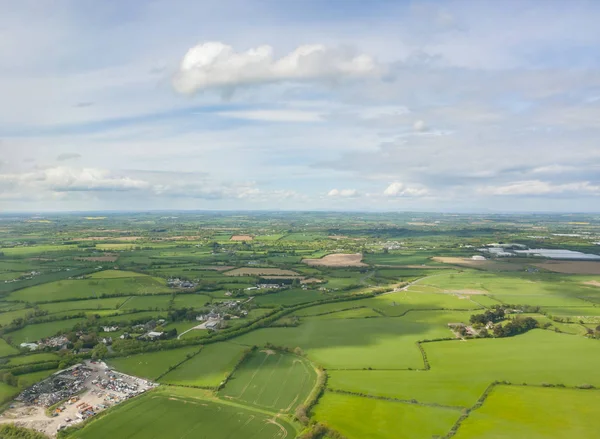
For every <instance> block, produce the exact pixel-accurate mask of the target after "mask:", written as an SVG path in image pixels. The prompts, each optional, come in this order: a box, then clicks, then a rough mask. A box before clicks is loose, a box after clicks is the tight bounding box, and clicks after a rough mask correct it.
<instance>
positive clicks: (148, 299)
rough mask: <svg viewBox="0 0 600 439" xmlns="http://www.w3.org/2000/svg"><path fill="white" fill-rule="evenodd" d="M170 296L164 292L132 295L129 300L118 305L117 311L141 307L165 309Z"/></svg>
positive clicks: (139, 308) (167, 306) (167, 307)
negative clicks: (151, 294)
mask: <svg viewBox="0 0 600 439" xmlns="http://www.w3.org/2000/svg"><path fill="white" fill-rule="evenodd" d="M171 298H172V296H171V295H170V294H164V295H160V296H133V297H131V298H130V299H129V300H127V301H124V302H123V304H122V305H121V306H120V307H119V311H124V312H127V311H132V310H134V309H135V310H142V309H153V310H167V309H169V305H170V302H171Z"/></svg>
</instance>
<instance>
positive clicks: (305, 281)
mask: <svg viewBox="0 0 600 439" xmlns="http://www.w3.org/2000/svg"><path fill="white" fill-rule="evenodd" d="M321 282H323V281H322V280H321V279H317V278H316V277H307V278H304V279H302V280H301V281H300V283H301V284H320V283H321Z"/></svg>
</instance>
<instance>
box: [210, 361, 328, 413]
mask: <svg viewBox="0 0 600 439" xmlns="http://www.w3.org/2000/svg"><path fill="white" fill-rule="evenodd" d="M316 378H317V374H316V372H315V370H314V369H313V367H312V366H311V365H310V363H309V362H308V361H306V360H305V359H303V358H301V357H297V356H296V355H292V354H286V353H281V352H276V351H270V350H261V351H258V352H254V353H253V354H252V355H251V356H250V358H248V359H246V360H245V361H244V362H243V363H242V364H241V365H240V367H239V368H238V369H237V370H236V371H235V372H234V373H233V375H232V376H231V378H230V379H229V381H228V382H227V384H226V385H225V388H224V389H223V390H221V391H220V392H219V395H220V396H221V397H223V398H227V399H232V400H236V401H239V402H245V403H246V404H249V405H254V406H258V407H262V408H265V409H267V410H271V411H279V412H288V413H289V412H291V411H293V410H294V409H295V408H296V407H297V406H298V405H299V404H301V403H302V402H304V400H305V399H306V398H307V397H308V395H309V393H310V391H311V390H312V388H313V387H314V385H315V382H316Z"/></svg>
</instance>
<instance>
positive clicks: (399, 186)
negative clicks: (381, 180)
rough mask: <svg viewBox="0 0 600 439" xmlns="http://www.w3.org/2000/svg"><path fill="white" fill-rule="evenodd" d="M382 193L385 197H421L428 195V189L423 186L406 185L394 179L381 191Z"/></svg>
mask: <svg viewBox="0 0 600 439" xmlns="http://www.w3.org/2000/svg"><path fill="white" fill-rule="evenodd" d="M383 195H385V196H386V197H423V196H426V195H429V190H428V189H427V188H426V187H423V186H407V185H405V184H404V183H400V182H399V181H395V182H393V183H391V184H390V185H389V186H388V187H387V188H386V189H385V190H384V191H383Z"/></svg>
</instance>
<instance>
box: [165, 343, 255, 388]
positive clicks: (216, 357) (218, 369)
mask: <svg viewBox="0 0 600 439" xmlns="http://www.w3.org/2000/svg"><path fill="white" fill-rule="evenodd" d="M247 350H248V347H247V346H240V345H237V344H234V343H228V342H221V343H213V344H209V345H207V346H205V347H204V348H203V349H202V351H201V352H200V353H199V354H198V355H196V356H194V357H193V358H192V359H190V360H188V361H186V362H185V363H183V364H182V365H180V366H178V367H177V368H176V369H174V370H172V371H170V372H169V373H167V374H166V375H165V376H164V377H162V378H161V379H160V382H161V383H168V384H175V385H184V386H192V387H202V388H216V387H218V386H219V384H221V382H222V381H223V380H225V379H226V378H227V376H228V375H229V374H230V373H231V372H232V371H233V368H234V367H235V365H236V364H237V363H238V362H239V361H240V359H241V358H242V355H244V353H245V352H246V351H247Z"/></svg>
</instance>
